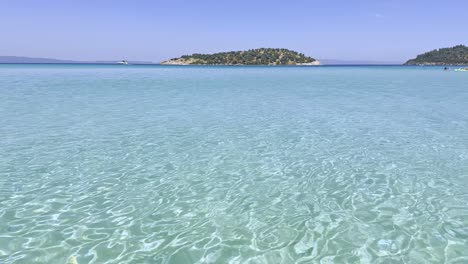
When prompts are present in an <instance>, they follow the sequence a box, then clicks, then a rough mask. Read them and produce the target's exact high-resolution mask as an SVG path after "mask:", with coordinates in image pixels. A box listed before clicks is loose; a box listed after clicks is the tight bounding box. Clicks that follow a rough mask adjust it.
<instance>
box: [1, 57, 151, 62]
mask: <svg viewBox="0 0 468 264" xmlns="http://www.w3.org/2000/svg"><path fill="white" fill-rule="evenodd" d="M117 61H119V60H115V61H74V60H58V59H50V58H31V57H17V56H0V63H74V64H75V63H76V64H94V63H102V64H114V63H117ZM129 63H130V64H153V63H152V62H150V61H129Z"/></svg>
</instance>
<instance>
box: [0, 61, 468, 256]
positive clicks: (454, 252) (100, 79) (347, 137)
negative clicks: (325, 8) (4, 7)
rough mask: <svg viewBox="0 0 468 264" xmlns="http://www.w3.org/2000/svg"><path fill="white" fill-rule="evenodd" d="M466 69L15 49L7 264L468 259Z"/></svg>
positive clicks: (2, 86)
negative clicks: (101, 56) (103, 60)
mask: <svg viewBox="0 0 468 264" xmlns="http://www.w3.org/2000/svg"><path fill="white" fill-rule="evenodd" d="M467 186H468V73H463V72H444V71H442V69H441V68H438V67H170V66H166V67H163V66H128V67H126V66H96V65H85V66H83V65H82V66H80V65H49V66H47V65H0V263H5V264H12V263H59V264H60V263H65V262H66V261H67V259H68V258H69V257H70V256H76V259H77V261H78V263H80V264H83V263H421V264H422V263H468V187H467Z"/></svg>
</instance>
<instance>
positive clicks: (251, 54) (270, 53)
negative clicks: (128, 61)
mask: <svg viewBox="0 0 468 264" xmlns="http://www.w3.org/2000/svg"><path fill="white" fill-rule="evenodd" d="M161 64H175V65H188V64H192V65H318V64H320V63H319V61H317V60H316V59H314V58H311V57H307V56H305V55H304V54H302V53H298V52H296V51H292V50H288V49H271V48H261V49H251V50H246V51H230V52H219V53H214V54H192V55H185V56H182V57H180V58H174V59H170V60H168V61H164V62H162V63H161Z"/></svg>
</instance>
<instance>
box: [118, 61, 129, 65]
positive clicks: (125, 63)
mask: <svg viewBox="0 0 468 264" xmlns="http://www.w3.org/2000/svg"><path fill="white" fill-rule="evenodd" d="M117 64H120V65H127V64H128V61H126V60H122V61H119V62H117Z"/></svg>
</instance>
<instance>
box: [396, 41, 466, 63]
mask: <svg viewBox="0 0 468 264" xmlns="http://www.w3.org/2000/svg"><path fill="white" fill-rule="evenodd" d="M405 65H468V47H466V46H464V45H458V46H455V47H451V48H443V49H436V50H433V51H429V52H426V53H424V54H421V55H418V56H417V57H416V58H415V59H412V60H409V61H407V62H406V63H405Z"/></svg>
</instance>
